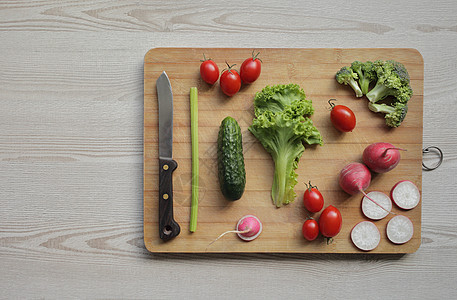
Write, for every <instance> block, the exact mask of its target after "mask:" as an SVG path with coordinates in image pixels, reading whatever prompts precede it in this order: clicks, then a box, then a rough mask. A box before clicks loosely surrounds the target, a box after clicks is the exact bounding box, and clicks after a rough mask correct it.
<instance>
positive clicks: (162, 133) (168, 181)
mask: <svg viewBox="0 0 457 300" xmlns="http://www.w3.org/2000/svg"><path fill="white" fill-rule="evenodd" d="M156 84H157V98H158V99H159V236H160V238H161V239H162V240H164V241H168V240H170V239H172V238H174V237H176V236H177V235H178V234H179V232H180V231H181V229H180V227H179V224H178V223H177V222H176V221H175V220H174V218H173V176H172V174H173V171H174V170H175V169H176V168H177V167H178V164H177V163H176V161H174V160H173V158H172V154H173V93H172V91H171V84H170V80H169V79H168V76H167V73H165V71H163V73H162V74H161V75H160V76H159V78H158V79H157V83H156Z"/></svg>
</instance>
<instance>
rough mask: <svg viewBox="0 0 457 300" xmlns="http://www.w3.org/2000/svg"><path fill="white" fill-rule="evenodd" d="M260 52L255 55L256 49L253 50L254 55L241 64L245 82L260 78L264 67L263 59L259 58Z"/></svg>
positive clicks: (242, 76)
mask: <svg viewBox="0 0 457 300" xmlns="http://www.w3.org/2000/svg"><path fill="white" fill-rule="evenodd" d="M259 54H260V52H259V53H257V54H256V55H254V51H252V57H250V58H247V59H246V60H245V61H244V62H243V63H242V64H241V68H240V76H241V80H242V81H243V82H244V83H253V82H254V81H256V80H257V78H259V76H260V71H261V69H262V65H261V62H262V61H261V60H260V58H258V56H259Z"/></svg>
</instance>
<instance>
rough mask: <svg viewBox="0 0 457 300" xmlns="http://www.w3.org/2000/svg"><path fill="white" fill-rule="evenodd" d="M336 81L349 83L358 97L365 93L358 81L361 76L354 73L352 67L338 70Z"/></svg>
mask: <svg viewBox="0 0 457 300" xmlns="http://www.w3.org/2000/svg"><path fill="white" fill-rule="evenodd" d="M335 77H336V81H338V83H339V84H345V85H349V86H350V87H351V88H352V89H353V90H354V92H355V96H356V97H362V96H363V93H362V90H361V89H360V87H359V84H358V83H357V79H359V76H358V75H357V73H354V71H352V69H351V68H350V67H342V68H341V69H340V70H339V71H338V72H336V76H335Z"/></svg>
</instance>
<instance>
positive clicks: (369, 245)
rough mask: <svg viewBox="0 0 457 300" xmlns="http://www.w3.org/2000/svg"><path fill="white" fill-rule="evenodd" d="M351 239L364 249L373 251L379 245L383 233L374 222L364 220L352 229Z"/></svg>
mask: <svg viewBox="0 0 457 300" xmlns="http://www.w3.org/2000/svg"><path fill="white" fill-rule="evenodd" d="M351 240H352V242H353V243H354V245H355V246H356V247H357V248H359V249H360V250H362V251H371V250H373V249H375V248H376V247H378V245H379V242H380V241H381V234H380V233H379V230H378V228H377V227H376V225H375V224H374V223H373V222H370V221H362V222H360V223H358V224H357V225H355V226H354V227H353V228H352V230H351Z"/></svg>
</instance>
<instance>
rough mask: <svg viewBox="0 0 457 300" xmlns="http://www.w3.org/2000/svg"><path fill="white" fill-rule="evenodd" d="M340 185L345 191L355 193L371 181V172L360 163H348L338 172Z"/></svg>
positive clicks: (363, 189) (366, 186)
mask: <svg viewBox="0 0 457 300" xmlns="http://www.w3.org/2000/svg"><path fill="white" fill-rule="evenodd" d="M339 183H340V187H341V188H342V189H343V191H345V192H346V193H348V194H350V195H355V194H357V193H358V192H362V193H364V192H363V191H365V190H366V189H367V188H368V186H370V183H371V173H370V170H368V168H367V167H366V166H365V165H364V164H361V163H356V162H354V163H350V164H348V165H346V166H345V167H344V168H343V169H342V170H341V172H340V176H339Z"/></svg>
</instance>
